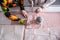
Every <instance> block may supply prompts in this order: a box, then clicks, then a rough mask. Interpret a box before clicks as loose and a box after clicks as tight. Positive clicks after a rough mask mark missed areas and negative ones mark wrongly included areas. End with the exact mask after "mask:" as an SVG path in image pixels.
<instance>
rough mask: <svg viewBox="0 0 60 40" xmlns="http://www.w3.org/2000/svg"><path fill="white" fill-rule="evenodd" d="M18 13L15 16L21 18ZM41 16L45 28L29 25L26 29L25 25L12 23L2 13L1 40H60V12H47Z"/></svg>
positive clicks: (0, 21) (0, 13)
mask: <svg viewBox="0 0 60 40" xmlns="http://www.w3.org/2000/svg"><path fill="white" fill-rule="evenodd" d="M16 13H17V12H16ZM16 13H15V14H14V15H17V16H18V17H21V15H20V14H19V13H17V14H16ZM41 15H42V17H43V19H44V22H43V28H40V29H34V28H35V25H27V29H26V28H25V26H24V25H19V24H18V23H16V22H12V21H10V20H9V19H7V18H6V17H5V16H4V15H3V13H2V12H0V18H1V19H0V35H1V36H0V40H23V39H24V40H58V39H59V40H60V31H59V30H60V12H50V13H49V12H45V13H41ZM1 24H2V25H1ZM3 24H4V25H3ZM7 24H9V25H7ZM10 24H14V25H10ZM36 27H37V26H36ZM24 28H25V29H24ZM31 28H32V29H31ZM48 28H49V29H48ZM2 29H3V30H2ZM24 30H25V33H24Z"/></svg>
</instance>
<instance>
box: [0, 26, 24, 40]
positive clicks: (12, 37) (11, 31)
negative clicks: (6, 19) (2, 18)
mask: <svg viewBox="0 0 60 40" xmlns="http://www.w3.org/2000/svg"><path fill="white" fill-rule="evenodd" d="M23 32H24V26H23V25H0V40H23Z"/></svg>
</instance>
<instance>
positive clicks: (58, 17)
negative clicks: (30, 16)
mask: <svg viewBox="0 0 60 40" xmlns="http://www.w3.org/2000/svg"><path fill="white" fill-rule="evenodd" d="M42 15H43V18H44V23H43V25H44V27H58V26H60V13H59V12H55V13H54V12H51V13H48V12H47V13H42Z"/></svg>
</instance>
